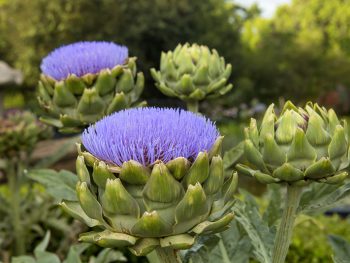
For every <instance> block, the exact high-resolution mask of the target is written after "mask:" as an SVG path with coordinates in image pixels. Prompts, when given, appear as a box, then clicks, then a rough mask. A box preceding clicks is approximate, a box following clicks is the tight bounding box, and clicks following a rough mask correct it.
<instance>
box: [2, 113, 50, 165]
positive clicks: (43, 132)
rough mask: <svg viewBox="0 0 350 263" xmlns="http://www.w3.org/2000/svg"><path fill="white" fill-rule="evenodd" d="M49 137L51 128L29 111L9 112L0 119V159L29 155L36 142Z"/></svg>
mask: <svg viewBox="0 0 350 263" xmlns="http://www.w3.org/2000/svg"><path fill="white" fill-rule="evenodd" d="M51 135H52V130H51V128H50V127H48V126H46V125H44V124H42V123H40V122H39V121H38V119H37V118H36V117H35V115H33V114H32V113H30V112H29V111H15V110H14V111H9V112H7V113H6V114H5V115H4V116H3V117H1V118H0V159H2V158H3V159H8V158H13V157H20V156H21V154H22V153H25V154H29V153H31V152H32V150H33V149H34V146H35V144H36V143H37V142H38V141H40V140H43V139H47V138H49V137H50V136H51Z"/></svg>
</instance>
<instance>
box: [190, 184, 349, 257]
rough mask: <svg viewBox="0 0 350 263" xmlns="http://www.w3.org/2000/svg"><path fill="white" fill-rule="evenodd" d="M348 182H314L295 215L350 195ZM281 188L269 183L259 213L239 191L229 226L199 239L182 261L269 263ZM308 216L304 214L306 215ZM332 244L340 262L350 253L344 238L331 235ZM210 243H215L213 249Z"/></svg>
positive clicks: (320, 208)
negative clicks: (239, 196) (264, 204)
mask: <svg viewBox="0 0 350 263" xmlns="http://www.w3.org/2000/svg"><path fill="white" fill-rule="evenodd" d="M349 189H350V183H346V184H344V185H342V186H340V187H339V186H335V185H328V184H317V183H313V184H311V185H310V187H309V188H307V189H305V191H304V192H303V194H302V197H301V201H300V208H299V210H298V215H304V214H306V215H312V214H319V213H321V212H324V211H325V210H326V209H329V208H331V207H334V206H336V205H338V204H340V203H341V202H342V201H344V198H345V197H348V196H349V194H350V191H349ZM283 191H284V189H281V187H279V185H275V184H272V185H268V190H267V192H266V194H265V195H264V200H269V202H268V204H267V207H266V209H265V210H264V211H263V212H262V213H260V212H259V211H260V210H259V209H260V205H259V204H258V203H257V202H256V201H255V199H254V197H253V196H252V195H251V194H249V193H248V192H245V191H242V190H240V192H241V193H242V195H243V201H238V202H236V204H235V206H234V207H233V211H234V213H235V220H234V221H233V222H232V223H231V226H230V228H229V229H228V230H227V231H225V232H223V233H220V234H218V235H217V237H219V238H220V239H219V240H218V239H210V238H207V239H205V238H204V239H203V238H202V239H199V242H198V243H197V244H196V246H195V247H193V248H191V249H190V250H188V251H186V252H185V253H184V259H185V262H191V261H190V260H192V262H193V263H197V262H198V263H210V262H224V263H231V262H232V263H237V262H239V263H241V262H242V263H247V262H249V260H250V259H252V258H253V259H255V260H257V261H258V262H262V263H269V262H271V251H272V248H273V242H274V238H275V233H276V227H277V225H278V223H279V219H280V218H281V214H282V204H283V197H282V196H283ZM306 218H307V217H306ZM309 219H310V218H309ZM330 242H331V245H332V246H333V247H334V248H333V249H334V253H335V256H334V262H336V263H345V262H348V261H341V260H342V259H344V255H346V253H349V251H350V250H349V251H348V250H347V249H348V247H347V246H348V244H346V243H345V240H341V239H339V238H334V237H333V236H332V237H330ZM213 244H214V245H216V246H215V247H214V248H213Z"/></svg>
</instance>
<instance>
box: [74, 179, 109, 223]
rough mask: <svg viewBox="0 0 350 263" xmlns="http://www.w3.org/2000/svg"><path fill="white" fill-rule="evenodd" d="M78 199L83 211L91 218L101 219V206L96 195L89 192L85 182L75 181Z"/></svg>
mask: <svg viewBox="0 0 350 263" xmlns="http://www.w3.org/2000/svg"><path fill="white" fill-rule="evenodd" d="M76 190H77V194H78V199H79V202H80V204H81V207H82V209H83V210H84V212H85V213H86V214H87V215H88V216H89V217H90V218H93V219H97V220H99V221H103V218H102V208H101V205H100V204H99V202H98V201H97V199H96V197H95V196H94V195H93V194H92V193H91V191H90V190H89V188H88V186H87V184H86V183H85V182H82V183H80V182H78V183H77V187H76Z"/></svg>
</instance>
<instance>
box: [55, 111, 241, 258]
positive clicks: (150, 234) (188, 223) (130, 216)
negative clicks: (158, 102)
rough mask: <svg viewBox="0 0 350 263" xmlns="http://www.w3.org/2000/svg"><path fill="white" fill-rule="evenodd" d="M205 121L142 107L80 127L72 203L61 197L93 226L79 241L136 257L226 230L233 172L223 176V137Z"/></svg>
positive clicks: (187, 114)
mask: <svg viewBox="0 0 350 263" xmlns="http://www.w3.org/2000/svg"><path fill="white" fill-rule="evenodd" d="M188 120H192V123H191V122H186V121H188ZM120 124H124V125H120ZM174 124H176V125H177V126H174ZM211 125H212V124H211V123H209V122H208V121H206V120H205V118H204V117H200V116H197V115H194V114H192V113H190V112H185V111H175V110H171V109H166V110H160V109H156V108H143V109H134V110H127V111H122V112H119V113H116V114H113V115H111V116H108V117H106V118H105V119H103V120H101V121H99V122H97V123H96V124H95V126H91V127H90V128H89V129H87V130H85V132H84V133H83V136H82V142H83V144H84V147H85V148H87V149H88V150H87V151H85V150H81V146H80V145H79V147H78V152H79V156H78V158H77V162H76V169H77V174H78V177H79V182H78V183H77V186H76V191H77V196H78V201H77V202H75V201H64V202H62V203H61V205H62V207H63V208H64V210H65V211H67V212H68V213H69V214H70V215H72V216H73V217H75V218H76V219H79V220H81V221H82V222H84V223H85V224H87V225H88V226H90V227H95V228H94V230H93V231H91V232H88V233H84V234H82V235H81V236H80V240H81V241H84V242H90V243H95V244H97V245H100V246H102V247H111V248H113V247H128V248H129V249H130V251H132V252H133V253H134V254H135V255H137V256H140V255H146V254H148V253H149V252H151V251H152V250H153V249H155V248H158V247H161V248H171V249H176V250H177V249H187V248H189V247H191V246H192V245H193V244H194V242H195V238H196V236H197V235H200V234H211V233H216V232H219V231H223V230H225V229H226V228H227V227H228V224H229V223H230V221H231V220H232V219H233V214H232V213H231V212H230V211H229V209H230V207H231V206H232V205H233V193H234V191H235V189H236V186H237V175H236V174H233V175H231V176H228V177H225V176H224V172H223V162H222V158H221V157H220V149H221V142H222V137H221V136H219V137H218V136H217V131H216V129H214V128H213V126H211ZM208 126H210V127H208ZM172 130H175V131H174V133H173V134H172V133H171V132H172ZM175 134H178V135H179V134H180V136H178V137H177V138H175V137H174V136H176V135H175ZM169 135H170V136H169ZM201 136H202V137H201ZM152 138H153V140H152ZM215 138H216V139H215ZM213 139H214V140H213ZM190 140H192V141H193V144H191V142H190ZM185 142H186V143H187V144H185ZM200 142H201V143H202V144H200ZM134 146H135V148H134ZM208 147H210V149H209V150H208V151H207V149H208ZM199 150H201V151H199ZM198 151H199V152H198ZM197 152H198V153H197Z"/></svg>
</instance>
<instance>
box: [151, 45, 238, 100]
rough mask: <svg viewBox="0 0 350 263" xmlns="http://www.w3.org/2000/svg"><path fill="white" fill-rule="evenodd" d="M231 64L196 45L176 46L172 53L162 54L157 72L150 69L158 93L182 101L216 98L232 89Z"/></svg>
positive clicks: (203, 47)
mask: <svg viewBox="0 0 350 263" xmlns="http://www.w3.org/2000/svg"><path fill="white" fill-rule="evenodd" d="M231 70H232V66H231V64H227V65H226V64H225V59H224V58H223V57H220V56H219V54H218V52H217V51H216V50H215V49H213V50H212V51H210V49H209V48H208V47H206V46H199V45H197V44H193V45H189V44H185V45H180V44H179V45H178V46H177V47H176V48H175V50H174V51H173V52H172V51H168V52H167V53H164V52H162V55H161V59H160V71H156V70H155V69H151V74H152V76H153V78H154V80H155V81H156V85H157V87H158V88H159V90H160V91H161V92H162V93H164V94H165V95H167V96H170V97H178V98H180V99H181V100H184V101H200V100H203V99H204V98H208V99H209V98H216V97H219V96H221V95H224V94H226V93H227V92H229V91H230V90H231V89H232V84H227V81H228V78H229V77H230V75H231Z"/></svg>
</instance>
